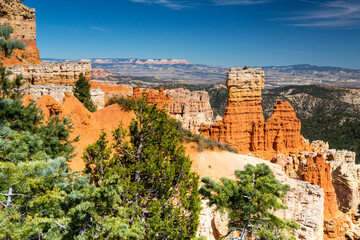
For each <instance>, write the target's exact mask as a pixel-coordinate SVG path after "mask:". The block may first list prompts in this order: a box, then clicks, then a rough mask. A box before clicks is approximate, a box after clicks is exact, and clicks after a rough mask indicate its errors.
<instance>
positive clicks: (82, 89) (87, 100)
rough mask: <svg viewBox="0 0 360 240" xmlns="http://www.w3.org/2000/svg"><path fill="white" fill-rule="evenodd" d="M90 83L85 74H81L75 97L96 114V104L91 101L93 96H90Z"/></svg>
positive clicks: (76, 85)
mask: <svg viewBox="0 0 360 240" xmlns="http://www.w3.org/2000/svg"><path fill="white" fill-rule="evenodd" d="M90 86H91V85H90V83H89V81H87V80H86V78H85V76H84V74H83V73H80V75H79V80H77V81H76V83H75V86H74V89H73V93H74V96H75V97H76V98H77V99H79V101H80V102H82V104H84V106H85V107H86V108H87V109H88V110H89V111H90V112H95V111H96V107H95V105H94V103H93V102H92V100H91V94H90Z"/></svg>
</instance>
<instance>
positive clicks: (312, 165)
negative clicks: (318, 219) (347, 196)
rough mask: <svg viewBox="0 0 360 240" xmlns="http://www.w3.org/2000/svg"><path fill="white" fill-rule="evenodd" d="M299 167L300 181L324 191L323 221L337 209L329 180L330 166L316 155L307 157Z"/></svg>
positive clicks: (319, 155)
mask: <svg viewBox="0 0 360 240" xmlns="http://www.w3.org/2000/svg"><path fill="white" fill-rule="evenodd" d="M300 166H301V167H300V169H299V172H300V179H301V180H303V181H306V182H308V183H310V184H312V185H317V186H319V187H320V188H322V189H323V190H324V194H325V201H324V217H325V219H326V218H330V217H331V216H334V215H335V214H336V213H337V212H338V211H339V209H338V207H337V205H336V194H335V188H334V186H333V184H332V180H331V164H330V163H329V162H326V160H325V157H324V156H323V155H322V154H318V155H317V156H316V157H312V156H309V157H308V158H307V160H306V163H305V164H303V165H300Z"/></svg>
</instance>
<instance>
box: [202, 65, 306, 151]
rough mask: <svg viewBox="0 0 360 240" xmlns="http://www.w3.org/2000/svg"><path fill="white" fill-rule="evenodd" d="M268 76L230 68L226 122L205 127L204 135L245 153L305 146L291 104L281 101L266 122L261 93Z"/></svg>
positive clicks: (251, 70) (298, 122) (260, 71)
mask: <svg viewBox="0 0 360 240" xmlns="http://www.w3.org/2000/svg"><path fill="white" fill-rule="evenodd" d="M264 82H265V74H264V71H263V70H262V69H260V68H248V69H241V68H230V71H229V72H228V73H227V81H226V86H227V88H228V100H227V107H226V109H225V115H224V118H223V120H221V121H217V122H216V123H215V124H213V125H212V126H209V125H205V124H203V125H202V126H201V128H200V133H201V134H202V135H204V136H208V137H210V138H211V139H213V140H216V141H219V142H224V143H228V144H230V145H232V146H233V147H236V148H237V149H238V150H239V152H241V153H249V152H263V151H274V152H283V151H289V150H294V149H298V148H300V147H303V146H304V142H303V138H302V136H301V134H300V130H301V123H300V120H299V119H298V118H297V117H296V114H295V112H294V109H293V108H292V107H291V105H290V104H289V103H288V102H282V101H278V103H277V104H276V106H275V108H274V114H273V116H272V117H271V118H270V119H269V120H268V121H266V122H265V120H264V115H263V112H262V108H261V100H262V98H261V91H262V90H263V89H264Z"/></svg>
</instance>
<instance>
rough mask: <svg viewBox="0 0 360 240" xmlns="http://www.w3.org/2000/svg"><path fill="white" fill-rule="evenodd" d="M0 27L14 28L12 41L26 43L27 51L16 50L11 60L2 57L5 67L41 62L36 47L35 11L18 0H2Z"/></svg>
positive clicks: (0, 2)
mask: <svg viewBox="0 0 360 240" xmlns="http://www.w3.org/2000/svg"><path fill="white" fill-rule="evenodd" d="M9 2H10V3H11V4H10V3H9ZM0 25H10V26H12V27H13V28H14V32H13V34H12V36H11V37H12V39H15V40H21V41H23V42H25V43H26V50H23V51H21V50H15V51H14V55H13V56H12V57H11V58H7V59H4V56H1V57H2V62H3V63H4V65H5V66H10V65H23V64H37V63H40V62H41V61H40V54H39V50H38V48H37V46H36V22H35V9H33V8H28V7H27V6H25V5H24V4H22V3H21V1H18V0H15V1H6V0H0ZM15 56H18V58H16V57H15ZM19 59H21V61H20V60H19Z"/></svg>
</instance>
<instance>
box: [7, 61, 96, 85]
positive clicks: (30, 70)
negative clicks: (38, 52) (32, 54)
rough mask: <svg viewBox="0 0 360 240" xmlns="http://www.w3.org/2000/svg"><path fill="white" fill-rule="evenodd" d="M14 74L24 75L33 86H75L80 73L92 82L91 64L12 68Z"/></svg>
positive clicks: (50, 64)
mask: <svg viewBox="0 0 360 240" xmlns="http://www.w3.org/2000/svg"><path fill="white" fill-rule="evenodd" d="M7 69H8V70H10V71H11V72H13V73H14V75H13V76H15V75H19V74H22V76H23V78H24V80H25V82H27V83H29V84H32V85H46V84H55V85H74V84H75V82H76V81H77V80H79V75H80V73H83V74H84V75H85V78H86V79H87V80H88V81H90V78H91V64H90V63H89V62H63V63H41V64H38V65H25V66H10V67H8V68H7Z"/></svg>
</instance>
